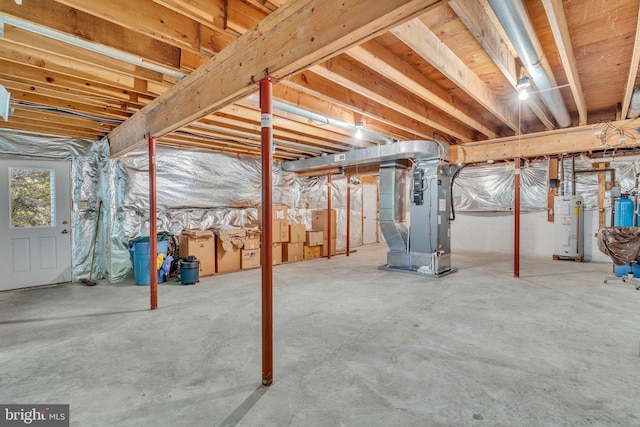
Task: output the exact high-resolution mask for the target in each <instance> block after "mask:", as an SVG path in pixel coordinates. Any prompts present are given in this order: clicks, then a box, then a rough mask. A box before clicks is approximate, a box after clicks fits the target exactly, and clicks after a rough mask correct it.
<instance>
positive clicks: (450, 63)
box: [391, 18, 520, 133]
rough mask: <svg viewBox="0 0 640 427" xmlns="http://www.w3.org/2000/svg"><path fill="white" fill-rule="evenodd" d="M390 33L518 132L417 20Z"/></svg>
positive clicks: (512, 118)
mask: <svg viewBox="0 0 640 427" xmlns="http://www.w3.org/2000/svg"><path fill="white" fill-rule="evenodd" d="M391 32H392V33H393V34H394V35H395V36H396V37H398V38H399V39H400V40H402V42H403V43H405V44H406V45H407V46H409V47H411V49H413V50H414V51H415V52H416V53H417V54H418V55H420V56H421V57H422V58H424V60H425V61H427V62H429V63H430V64H431V65H433V66H434V67H435V68H436V69H438V71H440V72H441V73H442V74H444V75H445V76H446V77H447V78H449V79H450V80H451V81H453V82H454V83H456V84H457V85H458V86H460V87H461V88H462V89H463V90H464V91H465V92H466V93H467V94H468V95H469V96H471V97H472V98H473V99H475V100H476V101H477V102H478V103H479V104H480V105H482V106H483V107H484V108H485V109H487V110H488V111H489V112H490V113H491V114H493V115H494V116H496V117H497V118H499V119H500V120H501V121H502V122H503V123H505V124H506V125H507V126H508V127H509V128H511V130H513V131H514V132H516V133H519V132H520V130H519V128H518V120H517V117H515V115H514V114H513V112H512V111H510V110H509V108H508V107H507V106H506V105H505V104H504V103H502V102H501V101H500V100H499V99H498V98H497V97H496V95H495V94H494V92H493V91H492V90H491V89H490V88H488V87H487V85H486V84H485V83H484V82H483V81H482V80H481V79H480V78H479V77H478V76H477V75H475V74H474V73H473V71H471V70H470V69H469V67H467V65H465V63H464V62H463V61H462V60H461V59H460V58H458V57H457V56H456V55H455V53H453V52H452V51H451V49H449V48H448V47H447V46H445V44H444V43H443V42H442V41H440V39H438V36H436V35H435V34H434V33H433V32H432V31H431V30H430V29H429V27H427V26H426V25H425V24H424V23H423V22H422V21H421V20H420V19H418V18H416V19H413V20H412V21H410V22H407V23H405V24H402V25H399V26H398V27H396V28H394V29H392V30H391Z"/></svg>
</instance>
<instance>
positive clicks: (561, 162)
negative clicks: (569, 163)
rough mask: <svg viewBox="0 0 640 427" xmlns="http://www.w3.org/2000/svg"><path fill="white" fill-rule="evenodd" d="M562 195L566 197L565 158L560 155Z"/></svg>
mask: <svg viewBox="0 0 640 427" xmlns="http://www.w3.org/2000/svg"><path fill="white" fill-rule="evenodd" d="M560 195H561V196H564V156H563V155H562V154H560Z"/></svg>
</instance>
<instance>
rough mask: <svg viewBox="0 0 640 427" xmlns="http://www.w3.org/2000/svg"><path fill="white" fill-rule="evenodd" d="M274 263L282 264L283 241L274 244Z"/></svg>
mask: <svg viewBox="0 0 640 427" xmlns="http://www.w3.org/2000/svg"><path fill="white" fill-rule="evenodd" d="M272 258H273V265H278V264H282V243H274V244H273V255H272Z"/></svg>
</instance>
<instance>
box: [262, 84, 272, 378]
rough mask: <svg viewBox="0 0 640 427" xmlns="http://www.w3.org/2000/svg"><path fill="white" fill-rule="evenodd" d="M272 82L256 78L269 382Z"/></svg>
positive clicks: (264, 348)
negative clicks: (260, 146) (258, 95)
mask: <svg viewBox="0 0 640 427" xmlns="http://www.w3.org/2000/svg"><path fill="white" fill-rule="evenodd" d="M272 97H273V81H272V80H271V79H270V78H269V77H265V78H263V79H262V80H260V112H261V116H260V125H261V127H262V248H261V250H260V261H261V263H262V384H263V385H265V386H270V385H271V384H272V383H273V229H272V224H273V221H272V216H273V206H272V203H273V191H272V190H273V189H272V169H271V168H272V164H273V115H272V112H271V105H272Z"/></svg>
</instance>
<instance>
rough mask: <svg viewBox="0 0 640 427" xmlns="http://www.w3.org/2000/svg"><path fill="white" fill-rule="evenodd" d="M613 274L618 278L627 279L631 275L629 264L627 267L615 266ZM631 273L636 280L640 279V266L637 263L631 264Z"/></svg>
mask: <svg viewBox="0 0 640 427" xmlns="http://www.w3.org/2000/svg"><path fill="white" fill-rule="evenodd" d="M613 272H614V273H615V275H616V276H618V277H625V276H627V275H628V274H629V264H625V265H615V264H613ZM631 273H632V274H633V277H635V278H639V277H640V265H638V263H637V262H635V261H634V262H632V263H631Z"/></svg>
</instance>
